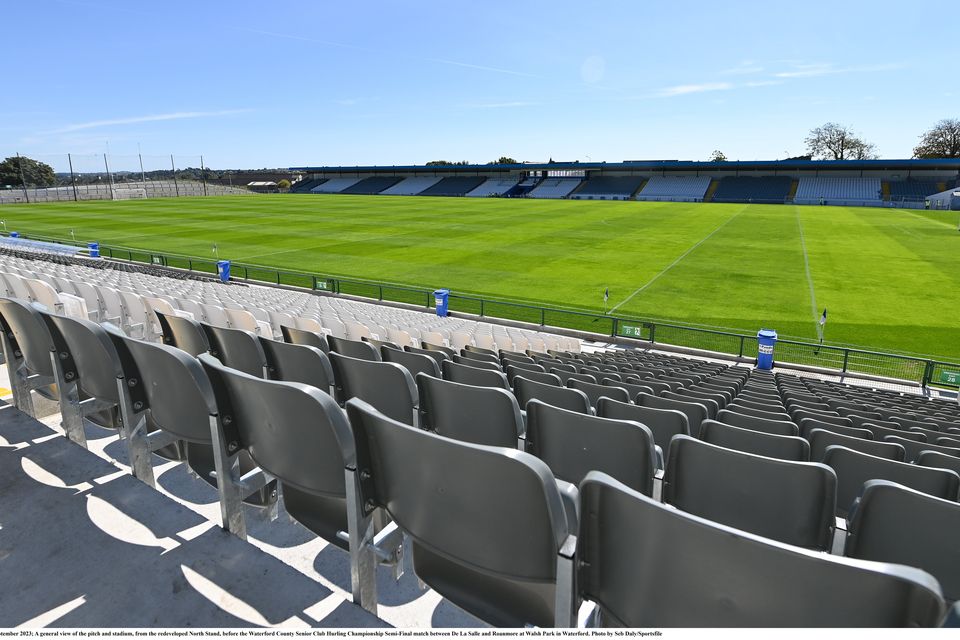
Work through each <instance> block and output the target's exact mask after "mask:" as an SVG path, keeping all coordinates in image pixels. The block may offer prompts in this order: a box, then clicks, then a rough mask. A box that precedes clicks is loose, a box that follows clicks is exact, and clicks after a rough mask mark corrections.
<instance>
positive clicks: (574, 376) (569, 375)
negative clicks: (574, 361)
mask: <svg viewBox="0 0 960 640" xmlns="http://www.w3.org/2000/svg"><path fill="white" fill-rule="evenodd" d="M550 373H552V374H554V375H555V376H557V377H558V378H560V382H562V383H563V384H564V386H566V384H567V382H569V381H570V380H580V381H582V382H592V383H594V384H596V383H597V381H598V378H597V376H593V375H590V374H589V373H577V372H571V371H567V370H565V369H560V368H558V367H551V368H550ZM597 373H598V374H599V372H597Z"/></svg>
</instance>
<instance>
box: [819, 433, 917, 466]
mask: <svg viewBox="0 0 960 640" xmlns="http://www.w3.org/2000/svg"><path fill="white" fill-rule="evenodd" d="M807 440H808V441H809V442H810V459H811V460H815V461H817V462H820V461H821V460H823V455H824V453H826V451H827V447H829V446H831V445H840V446H842V447H847V448H848V449H853V450H854V451H859V452H861V453H867V454H869V455H872V456H877V457H878V458H886V459H887V460H895V461H897V462H903V460H904V457H905V455H906V452H905V451H904V448H903V447H902V446H900V445H898V444H894V443H891V442H882V441H879V440H864V439H863V438H852V437H850V436H844V435H841V434H839V433H834V432H832V431H827V430H826V429H814V430H812V431H811V432H810V435H809V436H808V437H807Z"/></svg>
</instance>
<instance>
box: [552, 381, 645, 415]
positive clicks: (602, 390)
mask: <svg viewBox="0 0 960 640" xmlns="http://www.w3.org/2000/svg"><path fill="white" fill-rule="evenodd" d="M567 386H568V387H570V388H571V389H577V390H578V391H583V393H584V394H586V396H587V398H589V399H590V405H591V406H593V407H594V408H596V407H597V403H598V402H599V401H600V399H601V398H610V399H612V400H618V401H620V402H630V394H629V393H627V390H626V389H622V388H620V387H611V386H607V385H604V384H595V383H593V382H583V381H582V380H575V379H574V380H569V381H568V382H567Z"/></svg>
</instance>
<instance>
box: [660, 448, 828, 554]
mask: <svg viewBox="0 0 960 640" xmlns="http://www.w3.org/2000/svg"><path fill="white" fill-rule="evenodd" d="M836 486H837V478H836V475H835V474H834V472H833V470H831V469H830V467H828V466H826V465H823V464H819V463H816V462H791V461H787V460H778V459H775V458H767V457H764V456H758V455H755V454H752V453H744V452H742V451H734V450H733V449H727V448H724V447H719V446H716V445H713V444H710V443H708V442H703V441H700V440H695V439H693V438H691V437H689V436H676V437H674V439H673V441H672V442H671V443H670V451H669V453H668V455H667V465H666V470H665V472H664V475H663V501H664V502H665V503H667V504H671V505H673V506H675V507H677V508H678V509H682V510H683V511H686V512H688V513H692V514H694V515H698V516H700V517H703V518H708V519H710V520H713V521H715V522H719V523H721V524H725V525H727V526H731V527H736V528H738V529H742V530H744V531H749V532H751V533H755V534H757V535H761V536H765V537H768V538H772V539H774V540H779V541H780V542H786V543H788V544H794V545H797V546H801V547H807V548H809V549H819V550H826V549H829V548H830V542H831V537H832V535H833V525H834V511H835V510H836Z"/></svg>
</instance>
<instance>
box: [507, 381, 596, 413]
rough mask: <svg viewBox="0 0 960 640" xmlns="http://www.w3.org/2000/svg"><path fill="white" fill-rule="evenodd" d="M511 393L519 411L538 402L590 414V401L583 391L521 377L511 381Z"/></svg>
mask: <svg viewBox="0 0 960 640" xmlns="http://www.w3.org/2000/svg"><path fill="white" fill-rule="evenodd" d="M513 392H514V394H515V395H516V396H517V402H518V403H519V404H520V408H521V409H526V406H527V403H528V402H530V401H531V400H540V401H542V402H546V403H547V404H551V405H553V406H555V407H560V408H561V409H567V410H569V411H576V412H578V413H591V412H592V408H591V405H590V399H589V398H588V397H587V395H586V394H585V393H584V392H583V391H578V390H576V389H568V388H566V387H558V386H555V385H553V384H544V383H542V382H536V381H534V380H528V379H527V378H525V377H523V376H517V377H516V378H514V379H513Z"/></svg>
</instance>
